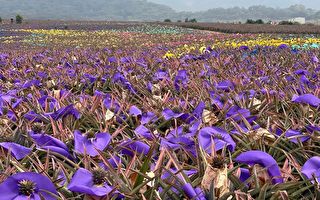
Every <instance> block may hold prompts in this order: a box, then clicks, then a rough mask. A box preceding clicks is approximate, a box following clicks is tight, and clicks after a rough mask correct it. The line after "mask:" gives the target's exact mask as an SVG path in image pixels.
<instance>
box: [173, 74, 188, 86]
mask: <svg viewBox="0 0 320 200" xmlns="http://www.w3.org/2000/svg"><path fill="white" fill-rule="evenodd" d="M187 84H188V74H187V70H179V71H178V74H177V76H176V77H175V79H174V86H175V88H176V90H177V91H180V87H181V86H183V87H186V86H187Z"/></svg>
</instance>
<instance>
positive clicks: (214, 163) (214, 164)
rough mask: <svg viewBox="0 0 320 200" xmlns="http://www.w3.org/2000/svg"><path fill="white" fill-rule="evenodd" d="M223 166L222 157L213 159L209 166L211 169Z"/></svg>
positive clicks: (218, 156)
mask: <svg viewBox="0 0 320 200" xmlns="http://www.w3.org/2000/svg"><path fill="white" fill-rule="evenodd" d="M224 164H225V160H224V157H222V156H220V155H217V156H215V157H213V159H212V161H211V166H212V167H213V168H217V169H221V168H223V166H224Z"/></svg>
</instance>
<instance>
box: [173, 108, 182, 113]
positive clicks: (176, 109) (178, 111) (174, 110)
mask: <svg viewBox="0 0 320 200" xmlns="http://www.w3.org/2000/svg"><path fill="white" fill-rule="evenodd" d="M172 111H173V112H174V113H181V109H180V108H179V107H174V108H173V109H172Z"/></svg>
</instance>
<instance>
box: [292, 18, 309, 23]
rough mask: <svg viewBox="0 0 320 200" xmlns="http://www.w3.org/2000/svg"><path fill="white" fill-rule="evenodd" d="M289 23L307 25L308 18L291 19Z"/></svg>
mask: <svg viewBox="0 0 320 200" xmlns="http://www.w3.org/2000/svg"><path fill="white" fill-rule="evenodd" d="M289 22H293V23H295V22H298V23H299V24H305V23H306V18H304V17H296V18H293V19H289Z"/></svg>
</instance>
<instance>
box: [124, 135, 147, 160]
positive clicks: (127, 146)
mask: <svg viewBox="0 0 320 200" xmlns="http://www.w3.org/2000/svg"><path fill="white" fill-rule="evenodd" d="M121 147H122V149H123V150H122V153H124V154H126V155H129V156H133V155H134V153H135V152H137V153H138V154H143V155H147V154H148V153H149V150H150V147H149V145H147V144H146V143H144V142H141V141H133V140H130V139H129V140H127V141H125V142H123V143H122V144H121Z"/></svg>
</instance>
